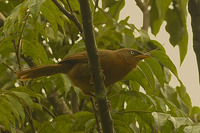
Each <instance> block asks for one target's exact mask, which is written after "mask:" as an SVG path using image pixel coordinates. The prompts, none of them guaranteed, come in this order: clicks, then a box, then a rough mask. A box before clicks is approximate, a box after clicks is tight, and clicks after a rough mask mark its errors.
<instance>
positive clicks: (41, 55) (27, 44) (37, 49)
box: [22, 40, 48, 64]
mask: <svg viewBox="0 0 200 133" xmlns="http://www.w3.org/2000/svg"><path fill="white" fill-rule="evenodd" d="M22 52H23V53H24V54H25V55H26V56H31V57H32V58H33V59H34V61H35V62H36V63H37V64H41V63H42V64H48V57H47V54H46V51H45V49H44V47H43V46H42V45H41V44H39V43H38V42H36V41H33V42H31V41H28V40H24V43H23V45H22Z"/></svg>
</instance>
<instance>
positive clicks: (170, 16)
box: [166, 8, 188, 63]
mask: <svg viewBox="0 0 200 133" xmlns="http://www.w3.org/2000/svg"><path fill="white" fill-rule="evenodd" d="M184 19H185V18H184ZM184 19H183V17H182V16H181V13H180V11H179V10H178V9H176V8H175V9H174V10H172V9H169V10H168V12H167V15H166V21H167V25H166V31H167V32H168V33H169V34H170V43H171V44H172V45H173V46H176V45H178V46H179V51H180V61H181V63H182V62H183V60H184V58H185V55H186V53H187V46H188V32H187V28H186V24H185V23H184V22H185V20H184Z"/></svg>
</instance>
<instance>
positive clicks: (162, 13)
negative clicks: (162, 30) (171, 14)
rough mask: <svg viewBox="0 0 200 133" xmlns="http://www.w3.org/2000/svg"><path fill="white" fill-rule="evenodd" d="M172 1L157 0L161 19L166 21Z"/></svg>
mask: <svg viewBox="0 0 200 133" xmlns="http://www.w3.org/2000/svg"><path fill="white" fill-rule="evenodd" d="M171 2H172V0H156V6H157V8H158V13H159V19H162V20H163V19H164V17H165V14H166V12H167V10H168V7H169V5H170V3H171Z"/></svg>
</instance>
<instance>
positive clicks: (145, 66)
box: [138, 62, 155, 90]
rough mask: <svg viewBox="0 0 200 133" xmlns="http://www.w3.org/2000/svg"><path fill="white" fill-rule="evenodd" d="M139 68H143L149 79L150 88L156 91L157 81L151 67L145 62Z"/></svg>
mask: <svg viewBox="0 0 200 133" xmlns="http://www.w3.org/2000/svg"><path fill="white" fill-rule="evenodd" d="M138 67H139V68H141V71H142V72H143V73H144V75H145V77H146V78H147V79H148V82H149V85H150V87H151V88H152V89H153V90H154V89H155V80H154V77H153V73H152V70H151V68H150V67H149V65H148V64H147V63H145V62H140V64H139V65H138Z"/></svg>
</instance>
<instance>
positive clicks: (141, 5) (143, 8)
mask: <svg viewBox="0 0 200 133" xmlns="http://www.w3.org/2000/svg"><path fill="white" fill-rule="evenodd" d="M135 1H136V3H137V5H138V7H139V8H140V10H141V11H142V13H143V26H142V29H143V30H145V31H148V28H149V26H150V13H149V10H148V6H149V0H146V1H145V2H143V3H142V1H141V0H135Z"/></svg>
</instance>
